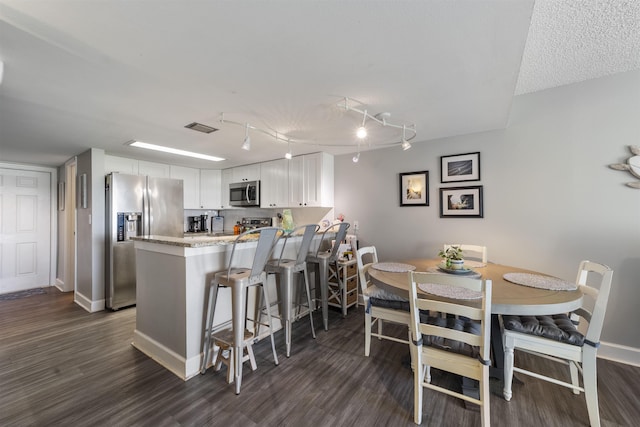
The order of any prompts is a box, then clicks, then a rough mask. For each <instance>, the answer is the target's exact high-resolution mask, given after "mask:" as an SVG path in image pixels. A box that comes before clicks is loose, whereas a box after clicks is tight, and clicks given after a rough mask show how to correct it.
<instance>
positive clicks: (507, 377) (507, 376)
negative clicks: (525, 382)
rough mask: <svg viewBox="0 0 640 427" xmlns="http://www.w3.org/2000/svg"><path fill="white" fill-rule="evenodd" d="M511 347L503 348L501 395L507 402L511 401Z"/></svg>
mask: <svg viewBox="0 0 640 427" xmlns="http://www.w3.org/2000/svg"><path fill="white" fill-rule="evenodd" d="M513 363H514V360H513V347H506V346H505V348H504V388H503V389H502V394H503V396H504V400H506V401H507V402H508V401H510V400H511V396H512V392H511V385H512V383H513Z"/></svg>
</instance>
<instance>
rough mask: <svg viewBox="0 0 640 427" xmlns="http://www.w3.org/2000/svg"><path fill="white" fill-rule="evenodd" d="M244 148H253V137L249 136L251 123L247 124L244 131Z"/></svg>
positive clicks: (248, 149) (247, 149)
mask: <svg viewBox="0 0 640 427" xmlns="http://www.w3.org/2000/svg"><path fill="white" fill-rule="evenodd" d="M241 148H242V149H243V150H246V151H250V150H251V138H249V123H247V124H246V127H245V131H244V141H242V147H241Z"/></svg>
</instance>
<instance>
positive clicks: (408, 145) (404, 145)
mask: <svg viewBox="0 0 640 427" xmlns="http://www.w3.org/2000/svg"><path fill="white" fill-rule="evenodd" d="M406 130H407V127H406V126H405V125H402V144H400V146H401V147H402V149H403V150H404V151H407V150H408V149H409V148H411V143H410V142H409V141H407V138H406V137H405V131H406Z"/></svg>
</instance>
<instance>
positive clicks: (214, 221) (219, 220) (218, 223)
mask: <svg viewBox="0 0 640 427" xmlns="http://www.w3.org/2000/svg"><path fill="white" fill-rule="evenodd" d="M211 232H212V233H224V217H223V216H212V217H211Z"/></svg>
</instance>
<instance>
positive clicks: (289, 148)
mask: <svg viewBox="0 0 640 427" xmlns="http://www.w3.org/2000/svg"><path fill="white" fill-rule="evenodd" d="M277 135H278V134H277V133H276V139H278V138H277ZM284 158H285V159H287V160H291V142H288V143H287V154H285V155H284Z"/></svg>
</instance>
